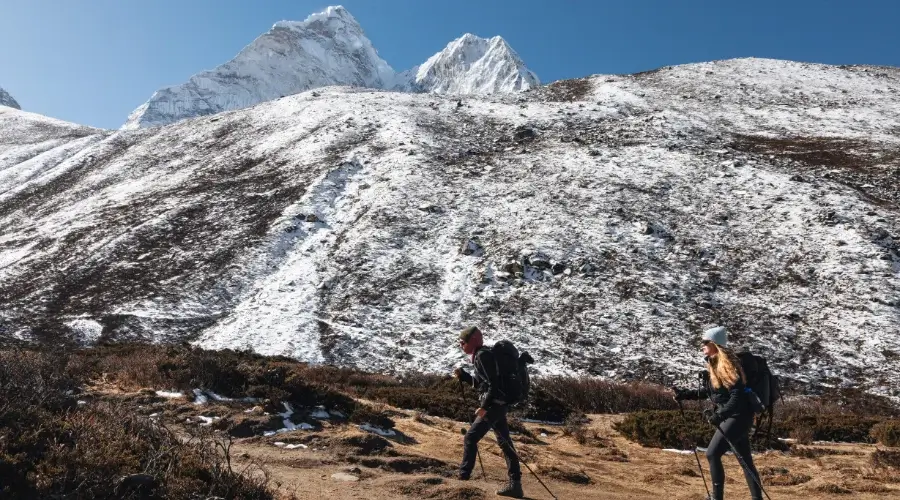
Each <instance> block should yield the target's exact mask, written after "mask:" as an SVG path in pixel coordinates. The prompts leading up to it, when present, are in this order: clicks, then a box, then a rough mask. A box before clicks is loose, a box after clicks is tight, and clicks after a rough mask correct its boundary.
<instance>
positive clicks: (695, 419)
mask: <svg viewBox="0 0 900 500" xmlns="http://www.w3.org/2000/svg"><path fill="white" fill-rule="evenodd" d="M613 427H614V428H615V429H616V430H617V431H619V432H620V433H622V435H623V436H625V437H626V438H628V439H630V440H632V441H635V442H637V443H640V444H641V445H643V446H649V447H653V448H683V447H693V446H706V445H707V444H708V443H709V440H710V439H712V436H713V433H714V432H715V429H714V428H713V427H712V426H711V425H709V423H707V422H706V421H705V420H704V419H703V415H702V414H701V413H700V412H697V411H685V414H684V418H682V416H681V413H680V412H679V411H670V410H651V411H639V412H635V413H630V414H628V415H626V416H625V419H624V420H622V421H621V422H618V423H616V424H615V425H614V426H613Z"/></svg>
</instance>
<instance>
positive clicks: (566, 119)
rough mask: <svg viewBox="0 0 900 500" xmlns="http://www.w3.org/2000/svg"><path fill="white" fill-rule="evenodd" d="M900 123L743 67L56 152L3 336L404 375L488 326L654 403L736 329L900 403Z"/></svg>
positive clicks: (248, 119) (16, 211) (269, 118)
mask: <svg viewBox="0 0 900 500" xmlns="http://www.w3.org/2000/svg"><path fill="white" fill-rule="evenodd" d="M794 87H799V88H794ZM673 89H674V90H675V91H673ZM717 95H718V96H719V97H716V96H717ZM898 106H900V74H898V70H896V69H892V68H871V67H867V68H864V67H850V68H837V67H828V66H816V65H805V64H799V63H789V62H783V61H769V60H753V59H749V60H732V61H720V62H716V63H708V64H696V65H688V66H683V67H675V68H666V69H661V70H659V71H656V72H650V73H645V74H639V75H632V76H595V77H591V78H585V79H581V80H572V81H564V82H556V83H554V84H551V85H549V86H546V87H542V88H540V89H537V90H535V91H532V92H527V93H521V94H511V95H493V96H482V97H471V98H466V99H465V100H464V101H463V103H462V105H461V106H460V105H458V104H457V98H453V99H451V98H445V97H442V96H439V95H433V94H413V93H397V92H385V91H375V90H362V89H355V90H354V89H350V88H346V87H328V88H323V89H319V90H317V91H315V92H305V93H302V94H298V95H295V96H291V97H285V98H283V99H279V100H277V101H272V102H268V103H264V104H261V105H258V106H255V107H252V108H248V109H244V110H238V111H231V112H226V113H222V114H218V115H216V116H211V117H202V118H197V119H192V120H186V121H183V122H179V123H176V124H172V125H169V126H165V127H160V128H152V129H145V130H138V131H120V132H116V133H113V134H106V135H104V134H89V135H86V136H82V137H71V138H63V139H60V141H61V144H60V145H58V146H57V147H61V146H66V145H68V146H71V148H72V152H69V153H66V154H65V155H68V156H66V158H65V159H61V158H59V157H56V156H53V157H52V158H51V157H48V158H47V160H46V165H44V163H40V162H39V163H38V164H28V165H27V168H28V169H33V170H35V171H50V170H52V171H53V173H54V177H53V181H48V182H46V183H44V182H43V180H42V178H40V177H39V178H36V179H34V180H33V183H32V185H31V186H30V187H29V188H28V189H27V190H20V191H17V192H15V193H14V194H12V195H5V196H4V197H2V198H0V229H2V231H0V304H3V306H2V308H0V331H3V332H5V333H4V334H3V335H6V336H15V337H18V338H22V339H33V340H41V339H44V340H53V341H57V339H60V338H72V339H75V340H77V341H91V340H92V339H95V338H98V337H99V338H100V339H101V340H106V339H124V338H146V339H153V340H160V341H175V340H192V341H195V342H197V343H199V344H200V345H203V346H207V347H233V348H245V347H248V348H253V349H256V350H257V351H260V352H263V353H268V354H275V353H277V354H286V355H292V356H297V357H300V358H303V359H307V360H311V361H324V362H331V363H339V364H353V365H357V366H363V367H367V368H373V369H379V370H385V371H394V370H406V369H417V370H447V369H449V368H450V367H452V366H455V365H456V364H458V363H460V362H462V359H463V358H462V356H461V355H460V352H459V350H458V348H457V346H456V345H455V342H454V338H455V337H454V332H455V331H457V330H458V329H459V328H461V327H463V326H465V325H469V324H478V325H480V326H482V327H483V328H484V330H485V331H486V333H487V334H488V336H489V338H490V339H492V340H493V339H497V338H510V339H512V340H514V341H515V342H516V343H517V344H520V345H521V347H522V348H524V349H527V350H528V351H529V352H531V353H532V354H533V355H534V356H535V358H537V359H538V360H539V361H538V364H537V365H536V368H537V369H538V370H539V371H541V372H545V373H554V372H567V373H590V374H596V375H602V376H608V377H613V378H618V379H633V378H640V377H644V376H656V377H659V376H661V374H687V373H690V372H691V370H694V369H696V368H697V366H698V364H699V352H698V349H697V341H698V338H699V337H698V332H699V330H700V329H701V328H703V327H704V326H707V325H710V324H714V323H724V324H726V325H728V326H729V328H730V329H731V330H732V332H733V339H734V341H735V343H736V344H738V345H752V346H753V347H754V349H756V350H758V351H761V352H762V353H764V354H766V355H768V356H770V359H771V362H772V364H773V365H774V366H775V367H776V369H777V370H779V371H780V372H782V373H785V374H787V375H789V376H790V377H791V378H792V379H793V380H794V381H795V382H797V383H811V384H815V383H828V384H836V385H839V384H862V385H863V387H865V388H866V389H868V390H871V391H874V392H879V393H887V394H893V395H895V396H897V395H898V393H897V387H898V382H900V376H898V375H897V374H898V373H900V372H898V370H897V368H898V359H900V358H898V356H900V336H898V335H897V334H896V332H897V329H898V326H900V299H898V297H900V244H898V238H900V222H898V221H900V219H898V217H897V215H898V213H897V212H898V203H900V192H898V182H897V180H898V179H900V139H898V137H900V135H898V134H896V130H898V127H900V122H898V120H900V118H898V116H897V114H896V113H895V110H896V109H898ZM23 116H25V114H23V113H21V112H18V111H14V110H11V109H10V110H8V111H6V112H0V138H2V137H7V136H11V135H10V134H17V135H16V137H20V139H19V140H22V141H29V140H31V139H26V138H25V137H26V136H27V135H28V134H26V133H25V132H21V131H20V130H21V128H22V127H23V123H25V120H24V119H23V118H22V117H23ZM48 122H49V121H48ZM842 124H843V125H842ZM48 126H50V125H48ZM842 127H843V128H842ZM88 139H90V140H92V141H94V142H92V143H90V144H84V145H81V144H77V141H86V140H88ZM76 150H77V152H75V151H76ZM65 155H63V156H65ZM31 161H35V160H31ZM22 163H24V162H22V161H20V160H18V159H17V157H11V156H8V155H2V156H0V172H16V171H17V170H18V169H20V168H23V167H21V165H22ZM13 184H14V183H13Z"/></svg>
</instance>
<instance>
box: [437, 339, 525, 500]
mask: <svg viewBox="0 0 900 500" xmlns="http://www.w3.org/2000/svg"><path fill="white" fill-rule="evenodd" d="M459 345H460V347H462V350H463V351H464V352H465V353H466V354H468V355H470V356H471V357H472V364H473V365H475V376H474V377H472V375H469V373H468V372H466V371H464V370H463V369H462V368H457V369H456V370H454V371H453V375H454V376H455V377H456V378H458V379H459V380H461V381H462V382H465V383H471V384H472V387H474V388H475V389H476V390H478V392H479V394H480V406H479V407H478V409H477V410H475V417H476V418H475V421H474V422H472V426H471V427H469V431H468V432H467V433H466V437H465V441H464V443H465V449H464V451H463V460H462V463H461V464H460V466H459V479H462V480H464V481H465V480H468V479H469V476H471V475H472V469H473V468H474V467H475V456H476V454H477V453H478V441H480V440H481V438H483V437H484V435H485V434H487V431H488V430H490V429H494V434H495V435H496V436H497V442H498V443H499V444H500V449H501V450H503V457H504V458H505V459H506V468H507V472H508V474H509V483H507V485H506V486H504V487H503V488H502V489H500V490H499V491H497V495H499V496H503V497H512V498H522V497H524V495H525V494H524V493H523V492H522V472H521V470H520V469H519V457H518V456H517V455H516V450H515V449H514V448H513V447H512V440H511V439H510V437H509V425H508V424H507V422H506V413H507V411H508V410H509V408H508V401H504V400H503V397H504V395H503V391H502V388H501V380H500V376H501V375H502V374H500V373H498V372H499V371H500V369H499V366H500V365H499V364H498V363H497V359H496V358H497V357H496V356H495V354H494V353H493V352H492V351H491V349H489V348H487V347H485V346H484V339H483V338H482V335H481V330H479V329H478V327H475V326H471V327H469V328H466V329H465V330H463V331H462V332H461V333H460V334H459Z"/></svg>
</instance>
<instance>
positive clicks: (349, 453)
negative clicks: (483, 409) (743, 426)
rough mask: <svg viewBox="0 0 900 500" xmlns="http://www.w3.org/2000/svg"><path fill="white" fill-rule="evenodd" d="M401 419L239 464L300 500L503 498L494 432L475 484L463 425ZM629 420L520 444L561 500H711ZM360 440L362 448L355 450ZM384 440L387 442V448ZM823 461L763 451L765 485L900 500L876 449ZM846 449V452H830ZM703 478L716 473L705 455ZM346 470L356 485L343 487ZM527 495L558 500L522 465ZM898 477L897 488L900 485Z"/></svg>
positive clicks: (685, 461) (312, 437)
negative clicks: (253, 465) (627, 430)
mask: <svg viewBox="0 0 900 500" xmlns="http://www.w3.org/2000/svg"><path fill="white" fill-rule="evenodd" d="M406 415H407V416H406V417H405V418H403V417H395V420H396V429H397V430H398V431H400V435H399V436H398V437H394V438H389V441H390V446H388V447H384V448H382V449H372V448H378V447H379V446H383V445H384V442H383V441H382V440H381V439H379V438H377V437H375V436H374V435H371V434H367V433H364V432H362V431H358V430H357V429H356V427H355V426H351V427H347V426H334V427H330V426H326V428H325V429H324V430H323V431H321V432H318V433H310V432H308V431H306V432H304V431H297V432H292V433H285V434H279V435H277V436H273V437H269V438H259V437H256V438H249V439H245V440H241V441H238V442H236V443H235V445H234V449H233V450H234V451H233V454H234V455H235V456H236V457H237V460H238V461H239V462H243V463H246V462H247V461H249V460H251V459H253V460H258V461H262V462H264V463H265V464H266V467H267V468H268V470H269V472H270V475H271V479H272V484H273V485H277V486H278V487H279V490H280V491H281V492H282V493H284V494H285V495H286V496H289V495H294V496H295V497H296V498H299V499H351V498H366V499H371V500H380V499H397V498H410V499H413V498H414V499H423V498H424V499H438V500H473V499H481V498H496V497H495V496H494V491H495V490H496V489H497V487H498V486H499V485H500V483H501V482H502V480H503V479H504V478H505V465H504V462H503V459H502V456H501V455H500V453H499V451H500V450H499V448H498V446H497V444H496V441H494V439H493V436H489V437H488V438H486V441H487V442H486V443H485V444H483V445H482V447H481V455H482V458H483V460H484V466H485V469H486V471H487V478H484V477H483V476H482V475H481V472H480V470H479V469H478V468H476V471H475V474H474V477H473V479H472V480H470V481H467V482H463V481H459V480H457V479H455V478H453V477H452V472H453V470H454V469H455V467H456V464H457V463H458V460H459V458H460V456H461V454H462V436H461V434H460V429H461V427H462V426H463V424H461V423H459V422H452V421H449V420H445V419H438V418H431V417H428V418H427V420H425V421H422V420H421V419H420V418H414V417H413V415H412V414H411V413H409V412H407V413H406ZM619 418H620V417H617V416H610V415H592V416H591V423H590V424H589V430H590V431H591V432H589V435H590V436H591V438H590V439H589V441H588V442H586V443H585V444H583V445H582V444H578V443H577V442H576V441H575V440H574V439H573V438H572V437H571V436H564V435H563V429H562V428H561V427H557V426H548V425H540V424H526V427H527V428H528V429H529V430H531V431H532V432H534V434H535V436H537V439H530V438H527V437H525V436H521V435H520V436H516V438H515V440H516V446H517V448H518V449H519V450H520V453H521V455H522V456H523V457H525V458H526V459H527V463H528V464H529V465H530V466H531V468H532V469H534V470H535V471H536V472H538V473H539V474H540V475H541V478H542V479H543V480H544V482H545V483H546V484H547V486H549V487H550V489H551V490H552V491H553V492H554V493H555V494H556V496H557V497H558V498H559V499H577V500H583V499H634V500H643V499H647V500H651V499H652V500H659V499H660V498H664V499H670V500H676V499H683V500H702V499H703V498H704V497H705V491H704V486H703V482H702V480H701V479H700V477H699V476H698V474H697V466H696V462H695V460H694V457H693V455H681V454H677V453H673V452H666V451H662V450H657V449H650V448H643V447H641V446H638V445H635V444H633V443H631V442H629V441H627V440H625V439H624V438H622V437H621V436H619V435H618V434H617V433H616V432H615V431H614V430H613V429H612V424H613V423H614V422H615V421H616V420H618V419H619ZM349 441H352V442H354V443H357V444H359V443H360V442H362V443H363V444H362V445H361V446H356V447H355V449H354V446H348V445H347V442H349ZM275 442H283V443H287V444H291V443H294V444H298V443H307V444H306V446H308V448H305V449H304V448H302V447H301V448H296V449H290V450H288V449H284V448H279V447H277V446H275V445H274V444H273V443H275ZM378 443H382V444H381V445H379V444H378ZM814 448H815V449H818V450H823V451H822V453H825V454H824V455H823V456H820V457H817V458H800V457H798V456H788V455H784V454H782V453H777V452H770V453H766V454H763V455H757V456H756V461H757V465H758V467H759V469H760V471H761V472H762V474H763V475H764V485H765V486H766V489H767V491H768V493H769V495H770V496H771V498H772V499H810V500H812V499H815V500H818V499H826V498H854V499H860V500H866V499H884V498H900V477H896V476H895V477H894V478H893V479H891V478H886V477H883V474H882V475H879V474H878V473H877V472H875V471H874V470H873V469H872V468H871V465H870V464H869V457H868V455H869V454H870V453H871V452H872V451H874V449H875V447H874V446H865V445H824V444H822V445H816V446H814ZM831 453H837V454H831ZM701 460H702V461H703V467H704V473H706V474H707V480H708V472H707V466H706V463H705V459H704V457H703V455H702V454H701ZM724 462H725V466H726V471H727V476H728V480H727V483H726V495H727V497H728V498H734V499H740V498H749V494H748V491H747V486H746V484H745V482H744V478H743V475H742V473H741V470H740V466H739V465H738V463H737V461H736V460H735V458H734V457H733V456H730V455H729V456H726V457H725V459H724ZM339 473H345V474H349V475H350V476H353V477H356V478H358V480H357V481H341V480H338V479H336V478H334V477H333V475H334V474H339ZM523 473H524V475H523V483H524V486H525V492H526V495H527V497H528V498H532V499H536V500H537V499H551V498H552V497H551V496H550V495H549V494H548V493H547V491H546V490H545V489H544V488H543V487H542V486H541V485H540V484H539V483H538V482H537V481H536V480H535V478H534V476H532V475H531V474H530V473H529V472H528V471H527V469H524V468H523ZM892 481H893V482H892Z"/></svg>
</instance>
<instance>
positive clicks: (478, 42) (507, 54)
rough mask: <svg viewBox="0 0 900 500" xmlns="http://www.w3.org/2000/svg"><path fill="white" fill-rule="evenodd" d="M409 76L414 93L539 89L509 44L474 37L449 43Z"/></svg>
mask: <svg viewBox="0 0 900 500" xmlns="http://www.w3.org/2000/svg"><path fill="white" fill-rule="evenodd" d="M409 73H410V74H411V75H410V76H412V75H414V79H413V80H412V81H411V82H410V86H411V87H412V88H413V89H415V90H419V91H427V92H435V93H449V94H485V93H494V92H517V91H521V90H527V89H529V88H532V87H537V86H538V85H540V80H539V79H538V77H537V75H535V74H534V72H532V71H531V70H529V69H528V68H527V67H526V66H525V63H524V62H523V61H522V59H521V58H520V57H519V55H518V54H517V53H516V51H515V50H513V49H512V47H510V46H509V44H508V43H506V40H504V39H503V38H502V37H499V36H495V37H493V38H481V37H478V36H475V35H473V34H471V33H466V34H465V35H463V36H461V37H459V38H457V39H456V40H454V41H452V42H450V43H449V44H447V46H446V47H445V48H444V50H442V51H440V52H438V53H437V54H435V55H433V56H431V57H430V58H429V59H428V60H427V61H425V63H424V64H422V65H421V66H419V67H417V68H415V71H410V72H409Z"/></svg>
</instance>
